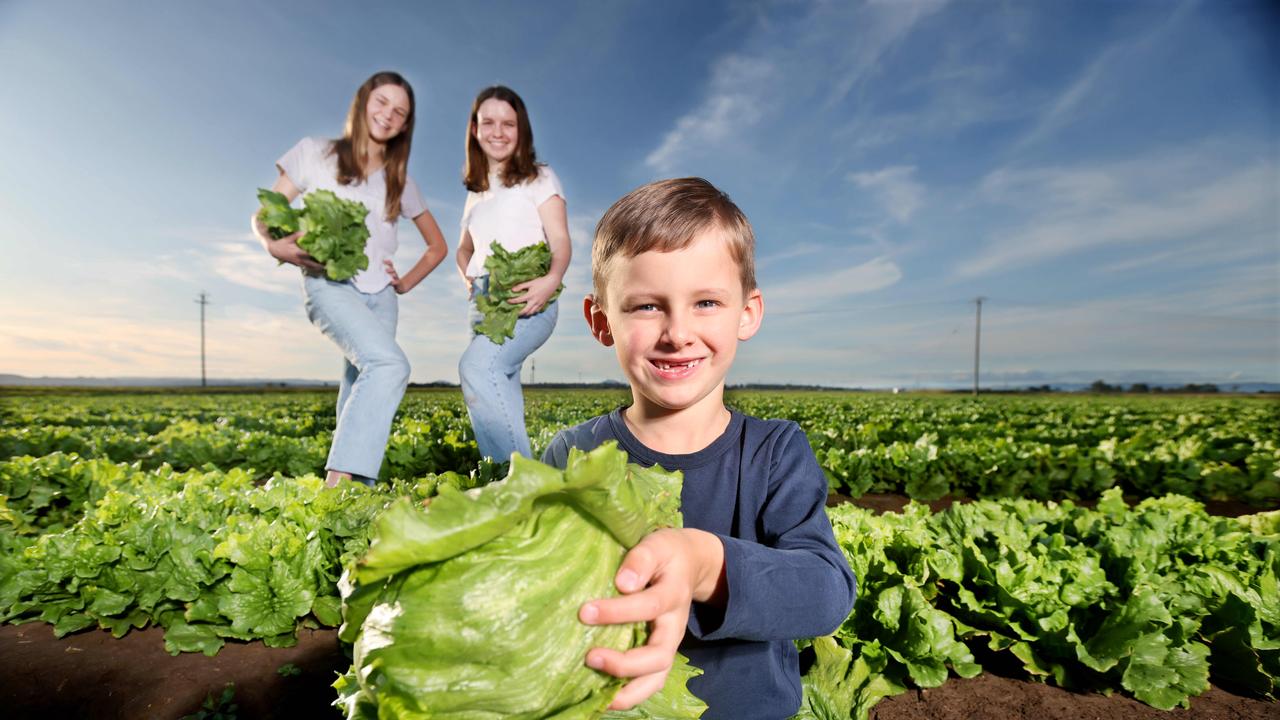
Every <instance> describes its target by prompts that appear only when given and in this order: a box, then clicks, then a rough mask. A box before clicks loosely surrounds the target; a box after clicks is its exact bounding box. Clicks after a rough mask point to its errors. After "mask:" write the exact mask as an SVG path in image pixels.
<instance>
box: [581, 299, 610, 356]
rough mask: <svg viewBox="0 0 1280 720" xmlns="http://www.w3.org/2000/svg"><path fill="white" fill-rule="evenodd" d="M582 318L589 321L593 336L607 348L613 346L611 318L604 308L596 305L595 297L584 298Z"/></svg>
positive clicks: (588, 324) (588, 325)
mask: <svg viewBox="0 0 1280 720" xmlns="http://www.w3.org/2000/svg"><path fill="white" fill-rule="evenodd" d="M582 316H583V317H585V318H586V319H587V327H588V328H590V329H591V336H592V337H594V338H595V339H596V340H597V341H599V343H600V344H601V345H603V346H605V347H612V346H613V334H612V333H610V332H609V318H608V316H606V315H605V314H604V308H601V307H600V305H598V304H597V303H596V296H595V295H588V296H586V297H584V298H582Z"/></svg>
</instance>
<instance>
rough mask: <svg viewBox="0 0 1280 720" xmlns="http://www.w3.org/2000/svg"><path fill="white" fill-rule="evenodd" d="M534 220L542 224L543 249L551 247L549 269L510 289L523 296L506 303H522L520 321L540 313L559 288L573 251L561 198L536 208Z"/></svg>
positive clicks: (554, 198) (548, 201)
mask: <svg viewBox="0 0 1280 720" xmlns="http://www.w3.org/2000/svg"><path fill="white" fill-rule="evenodd" d="M538 218H539V219H541V220H542V230H543V232H545V233H546V234H547V245H549V246H550V247H551V269H550V270H548V271H547V274H546V275H543V276H542V277H539V278H534V279H532V280H529V281H527V282H522V283H520V284H519V285H516V286H514V287H512V288H511V290H512V292H517V293H523V294H522V295H517V296H516V297H513V298H511V299H510V300H508V301H507V302H510V303H517V304H518V303H525V306H524V309H523V310H521V311H520V316H521V317H528V316H530V315H533V314H535V313H538V312H541V311H542V309H543V308H544V307H546V304H547V301H548V300H550V299H551V296H552V295H554V294H555V293H556V289H557V288H559V287H560V281H561V280H563V279H564V273H565V271H566V270H568V269H569V258H570V256H572V254H573V248H572V246H571V244H570V242H569V219H568V214H567V212H566V211H565V204H564V198H562V197H560V196H559V195H553V196H551V197H549V198H547V200H546V202H544V203H542V204H541V205H539V206H538Z"/></svg>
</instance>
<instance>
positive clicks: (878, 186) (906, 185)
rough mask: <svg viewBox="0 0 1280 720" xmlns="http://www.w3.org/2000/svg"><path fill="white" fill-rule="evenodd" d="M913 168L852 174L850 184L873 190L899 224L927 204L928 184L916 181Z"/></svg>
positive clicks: (895, 167) (850, 174)
mask: <svg viewBox="0 0 1280 720" xmlns="http://www.w3.org/2000/svg"><path fill="white" fill-rule="evenodd" d="M915 175H916V169H915V166H912V165H895V166H892V167H887V168H883V169H881V170H876V171H874V172H855V173H849V175H848V178H849V181H850V182H852V183H853V184H855V185H857V186H858V187H860V188H862V189H864V190H869V191H871V192H872V193H873V194H874V195H875V196H876V198H877V199H878V200H879V201H880V204H881V205H882V206H883V207H884V209H885V212H887V213H889V216H890V217H892V218H893V219H894V220H897V221H898V222H906V221H908V220H910V219H911V216H912V215H913V214H915V211H916V210H918V209H919V208H920V206H921V205H922V204H923V203H924V194H925V188H924V185H923V184H922V183H920V182H918V181H916V179H915Z"/></svg>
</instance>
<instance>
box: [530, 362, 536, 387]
mask: <svg viewBox="0 0 1280 720" xmlns="http://www.w3.org/2000/svg"><path fill="white" fill-rule="evenodd" d="M529 384H530V385H537V384H538V359H537V358H529Z"/></svg>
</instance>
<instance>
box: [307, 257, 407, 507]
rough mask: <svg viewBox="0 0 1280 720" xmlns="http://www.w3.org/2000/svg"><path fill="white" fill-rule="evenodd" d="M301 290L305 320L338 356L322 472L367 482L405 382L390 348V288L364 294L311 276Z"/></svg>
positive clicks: (393, 307)
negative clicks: (334, 413)
mask: <svg viewBox="0 0 1280 720" xmlns="http://www.w3.org/2000/svg"><path fill="white" fill-rule="evenodd" d="M302 287H303V295H304V297H305V298H306V309H307V317H309V318H311V322H312V323H313V324H314V325H315V326H316V327H317V328H319V329H320V332H322V333H324V334H325V337H327V338H329V339H330V340H332V341H333V342H334V344H335V345H337V346H338V349H339V350H341V351H342V356H343V362H342V380H341V382H340V383H339V385H338V425H337V427H336V428H334V431H333V445H331V446H330V448H329V459H328V461H327V462H326V463H325V469H327V470H336V471H339V472H346V473H351V475H352V477H353V478H354V479H356V480H360V481H362V482H365V483H366V484H372V481H373V480H375V479H376V478H377V477H378V471H379V470H380V469H381V468H382V456H383V455H384V454H385V453H386V450H387V437H388V435H390V433H391V421H392V419H393V418H395V414H396V410H397V409H398V408H399V407H400V400H401V398H403V397H404V390H405V387H406V386H408V384H409V360H408V358H406V357H405V355H404V351H403V350H401V349H400V346H399V345H397V344H396V318H397V316H398V311H399V305H398V298H397V297H396V291H395V288H393V287H391V286H387V287H386V288H383V289H382V290H381V291H379V292H376V293H372V294H367V293H362V292H360V291H359V290H357V289H356V288H355V286H354V285H352V284H351V283H350V282H334V281H333V280H329V279H328V278H325V277H321V276H314V275H304V276H303V281H302Z"/></svg>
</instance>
